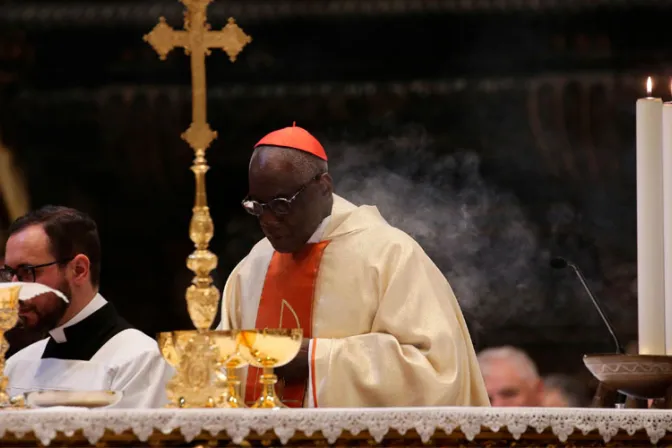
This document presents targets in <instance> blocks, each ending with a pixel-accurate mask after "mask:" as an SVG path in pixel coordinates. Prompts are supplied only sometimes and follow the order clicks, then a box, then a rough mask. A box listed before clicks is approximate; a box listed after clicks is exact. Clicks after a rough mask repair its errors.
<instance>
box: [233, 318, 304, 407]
mask: <svg viewBox="0 0 672 448" xmlns="http://www.w3.org/2000/svg"><path fill="white" fill-rule="evenodd" d="M302 339H303V330H301V329H300V328H299V329H284V328H280V329H265V330H240V331H239V333H238V340H239V350H240V354H241V355H242V356H243V358H244V359H246V360H247V361H248V362H249V363H250V365H252V366H254V367H257V368H260V369H263V373H262V375H261V376H260V377H259V383H261V384H262V386H263V389H262V391H261V396H260V397H259V399H258V400H257V402H256V403H255V404H254V405H252V408H256V409H277V408H286V407H287V406H285V405H284V404H283V403H282V402H281V401H280V399H279V398H278V396H277V395H276V393H275V384H276V383H277V382H278V377H277V376H276V375H275V373H273V369H274V368H276V367H282V366H284V365H286V364H289V362H290V361H291V360H293V359H294V358H295V357H296V355H297V354H298V353H299V350H300V349H301V340H302ZM248 374H249V373H248Z"/></svg>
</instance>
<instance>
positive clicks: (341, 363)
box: [220, 126, 489, 407]
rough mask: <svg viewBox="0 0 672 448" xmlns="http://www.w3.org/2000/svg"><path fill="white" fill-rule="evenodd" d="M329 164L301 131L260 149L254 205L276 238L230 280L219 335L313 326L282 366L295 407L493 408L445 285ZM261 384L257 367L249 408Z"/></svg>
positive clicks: (254, 168) (254, 167)
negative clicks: (343, 186)
mask: <svg viewBox="0 0 672 448" xmlns="http://www.w3.org/2000/svg"><path fill="white" fill-rule="evenodd" d="M327 168H328V166H327V155H326V153H325V151H324V148H323V147H322V145H321V144H320V143H319V142H318V141H317V139H315V138H314V137H313V136H312V135H311V134H309V133H308V132H307V131H306V130H304V129H302V128H300V127H296V126H293V127H289V128H285V129H281V130H278V131H275V132H272V133H270V134H269V135H267V136H266V137H264V138H263V139H261V141H259V143H257V145H256V146H255V149H254V152H253V154H252V158H251V162H250V166H249V195H248V196H247V198H246V199H245V200H244V201H243V206H244V208H245V210H247V211H248V212H249V213H251V214H252V215H254V216H256V217H257V218H258V220H259V223H260V225H261V228H262V230H263V232H264V234H265V236H266V238H264V239H263V240H261V241H260V242H258V243H257V244H256V245H255V246H254V248H253V249H252V251H251V252H250V253H249V254H248V255H247V256H246V257H245V258H244V259H243V260H242V261H241V262H240V263H239V264H238V266H236V268H235V269H234V270H233V272H232V273H231V275H230V277H229V279H228V281H227V283H226V286H225V288H224V293H223V301H222V322H221V324H220V328H223V329H227V328H301V329H302V330H303V335H304V341H303V346H302V349H301V351H300V352H299V355H298V356H297V358H295V359H294V360H293V361H292V362H291V363H290V364H288V365H287V366H285V367H282V368H279V369H277V370H276V373H277V375H278V377H279V379H280V384H281V387H279V390H278V392H279V395H281V398H282V400H283V402H284V403H285V404H286V405H288V406H290V407H301V406H306V407H346V406H347V407H373V406H449V405H456V406H459V405H462V406H487V405H488V404H489V403H488V397H487V393H486V391H485V386H484V383H483V379H482V377H481V372H480V370H479V366H478V363H477V360H476V354H475V353H474V348H473V346H472V342H471V338H470V336H469V333H468V330H467V326H466V324H465V321H464V318H463V316H462V313H461V310H460V307H459V305H458V303H457V300H456V298H455V295H454V294H453V291H452V289H451V287H450V285H449V284H448V282H447V280H446V278H445V277H444V276H443V274H442V273H441V271H439V269H438V268H437V267H436V266H435V265H434V263H432V261H431V260H430V259H429V257H428V256H427V255H426V254H425V252H424V251H423V250H422V248H421V247H420V246H419V245H418V244H417V243H416V242H415V241H414V240H413V239H412V238H411V237H410V236H408V235H407V234H406V233H404V232H402V231H401V230H399V229H397V228H394V227H392V226H391V225H390V224H388V223H387V222H386V221H385V220H384V219H383V218H382V216H381V215H380V213H379V212H378V210H377V209H376V208H375V207H371V206H360V207H358V206H355V205H353V204H351V203H350V202H348V201H346V200H345V199H343V198H341V197H339V196H337V195H336V194H334V193H333V186H332V179H331V177H330V175H329V173H328V169H327ZM409 206H412V204H409ZM258 377H259V371H258V370H257V369H255V368H252V367H250V368H249V369H248V371H247V374H246V379H245V383H246V388H245V389H246V390H245V400H246V401H247V402H253V401H254V400H256V399H257V398H258V396H259V394H260V385H259V382H258Z"/></svg>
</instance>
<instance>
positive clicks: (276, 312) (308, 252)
mask: <svg viewBox="0 0 672 448" xmlns="http://www.w3.org/2000/svg"><path fill="white" fill-rule="evenodd" d="M328 244H329V241H323V242H321V243H316V244H307V245H306V246H305V247H304V248H303V250H302V251H301V252H299V253H297V254H281V253H279V252H275V253H274V254H273V258H271V262H270V264H269V265H268V272H267V273H266V280H265V281H264V288H263V290H262V292H261V300H260V302H259V311H258V312H257V322H256V326H255V328H301V329H302V330H303V337H304V338H306V339H311V338H312V331H311V329H312V327H313V295H314V293H315V284H316V282H317V274H318V272H319V269H320V261H321V260H322V254H323V253H324V249H325V248H326V247H327V245H328ZM260 374H261V369H258V368H256V367H249V370H248V373H247V385H246V390H245V397H246V398H245V399H246V401H248V402H254V401H256V400H257V399H258V398H259V395H260V394H261V384H259V375H260ZM306 386H307V384H306V383H301V384H284V387H283V388H282V392H280V390H278V394H279V395H280V398H281V399H282V402H283V403H284V404H286V405H287V406H289V407H296V408H300V407H302V406H303V402H304V398H305V393H306Z"/></svg>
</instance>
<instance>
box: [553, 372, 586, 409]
mask: <svg viewBox="0 0 672 448" xmlns="http://www.w3.org/2000/svg"><path fill="white" fill-rule="evenodd" d="M543 382H544V397H543V399H542V406H544V407H547V408H556V407H559V408H566V407H570V408H582V407H587V406H588V405H589V404H590V395H589V392H588V388H587V387H586V385H585V384H583V383H582V382H581V381H579V380H577V379H575V378H572V377H571V376H568V375H561V374H555V375H548V376H546V377H545V378H544V379H543Z"/></svg>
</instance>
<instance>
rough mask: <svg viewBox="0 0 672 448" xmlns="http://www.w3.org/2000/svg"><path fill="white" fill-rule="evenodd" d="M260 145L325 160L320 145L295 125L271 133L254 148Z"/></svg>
mask: <svg viewBox="0 0 672 448" xmlns="http://www.w3.org/2000/svg"><path fill="white" fill-rule="evenodd" d="M262 145H268V146H280V147H283V148H292V149H298V150H300V151H305V152H307V153H310V154H313V155H314V156H317V157H319V158H320V159H322V160H327V153H326V152H325V151H324V148H323V147H322V144H321V143H320V142H319V141H317V139H316V138H315V137H313V136H312V135H311V134H310V132H308V131H306V130H305V129H303V128H300V127H298V126H296V123H294V125H293V126H291V127H287V128H284V129H279V130H277V131H273V132H271V133H270V134H268V135H266V136H265V137H264V138H262V139H261V140H259V143H257V144H256V145H254V147H255V148H256V147H257V146H262Z"/></svg>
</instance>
